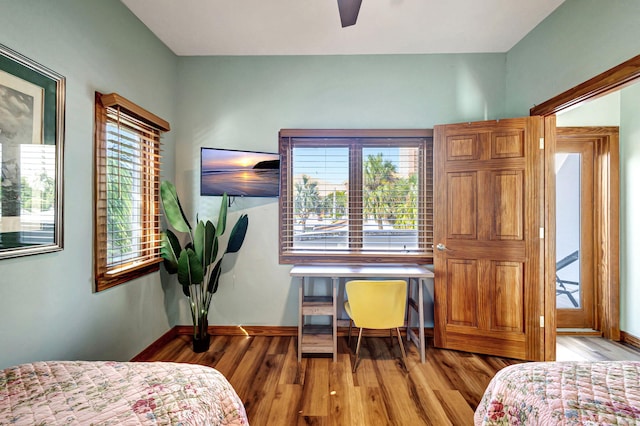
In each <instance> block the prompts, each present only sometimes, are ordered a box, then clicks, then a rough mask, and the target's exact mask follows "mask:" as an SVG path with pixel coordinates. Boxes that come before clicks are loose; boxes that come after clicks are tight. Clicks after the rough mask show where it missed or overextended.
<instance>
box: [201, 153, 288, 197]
mask: <svg viewBox="0 0 640 426" xmlns="http://www.w3.org/2000/svg"><path fill="white" fill-rule="evenodd" d="M225 192H226V193H227V195H228V196H230V197H277V196H278V195H280V156H279V155H278V154H272V153H268V152H254V151H236V150H231V149H217V148H201V149H200V195H222V194H224V193H225Z"/></svg>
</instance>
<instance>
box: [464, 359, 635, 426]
mask: <svg viewBox="0 0 640 426" xmlns="http://www.w3.org/2000/svg"><path fill="white" fill-rule="evenodd" d="M474 420H475V424H476V425H583V424H587V425H637V424H640V362H634V361H607V362H529V363H524V364H517V365H511V366H509V367H506V368H504V369H502V370H500V371H499V372H498V373H497V374H496V375H495V377H494V378H493V379H492V380H491V382H490V383H489V386H488V387H487V390H486V391H485V393H484V396H483V397H482V400H481V401H480V405H478V408H477V410H476V412H475V417H474Z"/></svg>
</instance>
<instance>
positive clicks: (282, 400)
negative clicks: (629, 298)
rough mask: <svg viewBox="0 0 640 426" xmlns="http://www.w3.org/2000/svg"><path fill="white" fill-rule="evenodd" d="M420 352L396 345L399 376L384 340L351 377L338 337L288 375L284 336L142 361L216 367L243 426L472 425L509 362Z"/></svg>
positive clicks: (177, 349) (595, 353) (580, 349)
mask: <svg viewBox="0 0 640 426" xmlns="http://www.w3.org/2000/svg"><path fill="white" fill-rule="evenodd" d="M354 340H355V339H354ZM353 343H355V342H353ZM428 344H429V345H428V348H427V358H426V362H425V363H424V364H421V363H420V357H419V354H418V352H417V349H416V347H415V346H414V345H413V344H411V345H407V344H405V347H406V348H407V356H408V360H407V367H408V370H409V371H408V372H407V371H405V370H404V369H403V367H402V363H401V361H400V350H399V348H398V345H397V341H396V343H395V344H393V345H392V344H391V341H390V339H389V338H388V337H387V338H383V337H367V338H365V339H364V341H363V347H362V349H361V355H362V360H361V362H360V365H359V366H358V370H357V372H356V373H355V374H354V373H352V372H351V368H352V362H353V352H352V351H350V350H349V348H348V347H347V339H346V337H339V339H338V345H339V354H338V361H337V362H335V363H334V362H332V359H331V358H330V357H326V358H324V357H304V358H303V360H302V362H301V363H300V365H299V366H298V362H297V348H296V338H295V337H288V336H280V337H266V336H254V337H248V336H246V337H245V336H214V337H212V341H211V347H210V348H209V351H208V352H205V353H202V354H196V353H193V352H192V351H191V341H190V336H188V335H178V336H176V337H175V338H174V339H173V340H171V341H169V342H168V343H166V344H164V345H161V346H159V347H158V348H157V350H156V352H155V353H154V354H151V355H148V354H147V356H146V357H145V360H148V361H174V362H188V363H197V364H203V365H208V366H212V367H214V368H216V369H217V370H219V371H220V372H221V373H223V374H224V375H225V376H226V377H227V378H228V379H229V381H230V382H231V384H232V385H233V387H234V388H235V389H236V392H237V393H238V395H239V396H240V398H241V399H242V401H243V402H244V404H245V408H246V410H247V415H248V417H249V421H250V424H251V425H252V426H261V425H269V426H274V425H275V426H278V425H367V426H369V425H438V426H439V425H472V424H473V412H474V410H475V408H476V406H477V404H478V403H479V401H480V398H481V397H482V394H483V392H484V390H485V388H486V386H487V385H488V383H489V381H490V380H491V378H492V377H493V376H494V374H495V373H496V372H497V371H498V370H500V369H501V368H503V367H506V366H507V365H510V364H515V363H518V362H519V361H515V360H511V359H505V358H498V357H491V356H485V355H477V354H470V353H466V352H458V351H449V350H443V349H436V348H433V346H432V345H431V339H428ZM558 346H559V348H560V347H563V348H564V349H563V354H564V355H563V357H564V358H565V359H567V358H572V357H574V358H576V360H579V359H592V360H599V359H617V358H619V357H623V358H624V359H635V358H629V357H632V356H637V357H638V358H640V352H637V351H635V350H634V349H629V348H628V347H626V346H624V345H620V344H617V343H615V342H608V341H604V340H602V339H597V338H583V337H574V336H558ZM612 347H613V349H612ZM571 354H573V355H571Z"/></svg>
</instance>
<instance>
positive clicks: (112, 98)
mask: <svg viewBox="0 0 640 426" xmlns="http://www.w3.org/2000/svg"><path fill="white" fill-rule="evenodd" d="M100 99H101V101H102V105H104V107H111V106H119V107H120V108H122V109H125V110H127V112H128V113H130V114H132V115H135V116H136V117H138V118H139V119H141V120H142V121H144V122H145V123H147V124H149V125H151V126H153V127H156V128H158V129H160V130H162V131H165V132H168V131H169V130H171V126H169V122H168V121H165V120H163V119H162V118H160V117H158V116H157V115H155V114H154V113H152V112H149V111H147V110H146V109H144V108H142V107H140V106H138V105H136V104H134V103H133V102H131V101H130V100H129V99H127V98H125V97H124V96H120V95H118V94H117V93H109V94H108V95H102V96H101V98H100Z"/></svg>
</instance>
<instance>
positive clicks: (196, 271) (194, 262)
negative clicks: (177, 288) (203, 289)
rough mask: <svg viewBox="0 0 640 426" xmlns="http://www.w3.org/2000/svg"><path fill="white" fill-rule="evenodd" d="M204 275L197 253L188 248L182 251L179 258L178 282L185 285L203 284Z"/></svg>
mask: <svg viewBox="0 0 640 426" xmlns="http://www.w3.org/2000/svg"><path fill="white" fill-rule="evenodd" d="M202 280H204V274H203V271H202V264H201V263H200V260H199V259H198V256H197V255H196V252H195V251H193V250H192V249H190V248H188V249H185V250H182V252H181V253H180V257H179V258H178V282H179V283H180V284H182V285H183V286H185V285H190V284H202Z"/></svg>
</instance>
